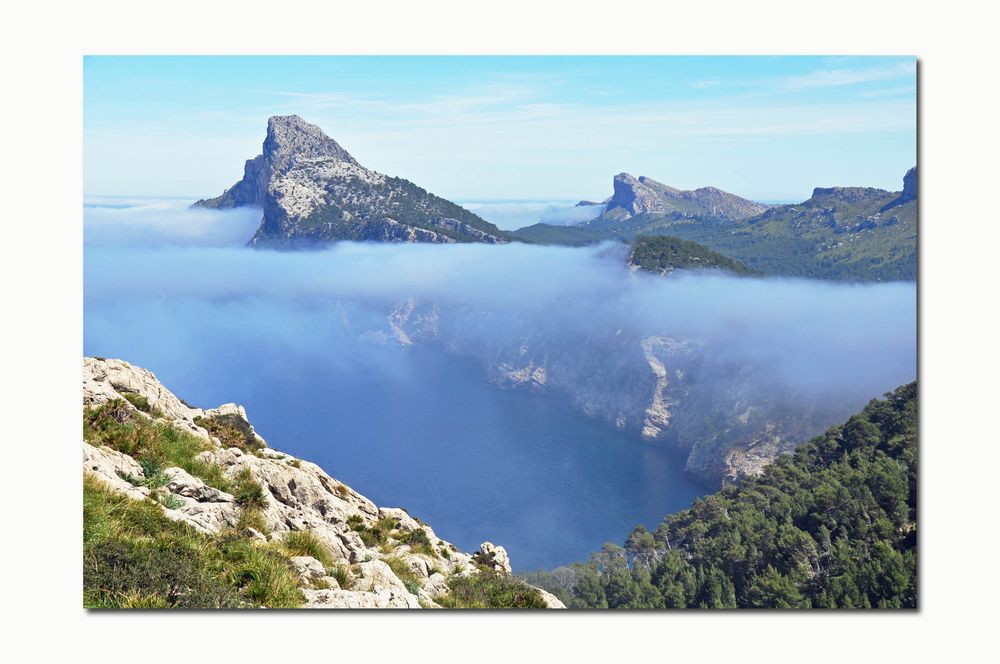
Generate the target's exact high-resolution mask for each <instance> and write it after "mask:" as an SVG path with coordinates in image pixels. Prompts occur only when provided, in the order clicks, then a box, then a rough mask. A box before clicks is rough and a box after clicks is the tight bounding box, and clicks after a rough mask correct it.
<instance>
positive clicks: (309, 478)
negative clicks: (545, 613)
mask: <svg viewBox="0 0 1000 664" xmlns="http://www.w3.org/2000/svg"><path fill="white" fill-rule="evenodd" d="M109 402H110V403H113V404H117V405H119V406H121V407H122V408H125V409H127V410H126V412H125V413H123V417H130V418H150V419H151V420H155V421H156V422H161V423H164V424H169V425H170V426H173V427H176V428H179V429H181V430H182V431H185V432H188V433H190V434H192V435H193V436H196V437H198V438H201V439H203V440H204V441H205V443H206V448H207V449H206V450H205V451H203V452H201V453H200V454H199V455H198V456H197V461H198V462H199V463H201V464H204V466H207V467H211V466H217V467H218V470H219V471H221V475H222V476H223V477H224V478H229V479H235V478H238V477H240V478H245V479H246V478H248V479H250V480H252V481H253V482H254V483H255V484H256V485H259V486H260V487H261V488H262V489H263V491H262V492H261V493H262V496H260V497H259V498H258V500H259V501H260V503H261V507H260V516H261V517H262V524H261V525H262V526H263V528H262V530H258V529H256V528H252V527H244V528H243V531H242V532H241V533H240V534H241V535H242V536H244V537H247V538H250V539H252V540H256V541H259V542H260V544H261V545H262V546H266V545H267V544H268V543H269V542H281V541H282V540H283V539H285V538H287V537H289V536H290V535H291V534H292V533H298V532H308V533H311V534H313V535H315V536H316V537H317V538H319V540H321V541H322V543H323V545H324V546H325V548H326V549H327V550H328V552H329V554H330V556H331V558H332V562H333V563H334V564H336V565H338V566H341V567H342V568H343V569H344V570H347V572H346V574H347V575H348V576H349V577H350V578H351V579H352V583H351V584H350V587H348V588H345V587H341V584H340V582H339V581H338V579H337V578H335V576H331V569H330V566H329V565H325V564H324V563H323V562H321V561H320V560H318V559H316V558H314V557H310V556H295V557H293V558H292V559H291V562H292V564H293V565H294V567H295V572H296V574H297V575H298V578H299V580H300V583H301V588H302V594H303V596H304V598H305V607H306V608H411V609H416V608H433V607H438V606H439V604H438V602H439V601H440V600H441V598H442V597H446V596H447V595H448V594H449V593H450V592H451V590H450V587H449V579H453V578H456V577H463V576H465V577H467V576H471V575H476V574H482V573H485V572H483V570H484V569H488V570H492V572H493V573H496V574H500V575H503V576H509V575H510V574H511V568H510V561H509V558H508V556H507V552H506V551H505V550H504V548H503V547H501V546H495V545H494V544H492V543H490V542H484V543H483V545H482V547H481V549H480V551H478V552H476V553H475V554H473V555H469V554H467V553H464V552H462V551H459V550H458V548H457V547H455V546H454V545H452V544H450V543H449V542H446V541H445V540H442V539H441V538H440V537H438V536H437V535H436V534H435V533H434V530H433V529H432V528H431V527H430V526H429V525H427V524H425V523H422V522H420V521H419V520H417V519H414V518H412V517H411V516H410V515H409V514H407V513H406V511H405V510H402V509H399V508H389V507H379V506H377V505H375V504H374V503H373V502H372V501H370V500H368V499H367V498H365V497H364V496H362V495H361V494H359V493H357V492H356V491H354V490H352V489H351V488H350V487H348V486H347V485H345V484H343V483H342V482H339V481H338V480H336V479H334V478H333V477H331V476H330V475H328V474H327V473H326V472H325V471H324V470H323V469H322V468H320V467H319V466H317V465H316V464H313V463H310V462H308V461H304V460H301V459H296V458H294V457H292V456H290V455H288V454H284V453H282V452H279V451H277V450H274V449H271V448H269V447H267V446H266V444H265V442H264V440H263V439H262V438H260V437H259V436H258V435H257V434H256V432H254V431H253V428H252V427H251V426H250V425H249V422H247V419H246V412H245V411H244V409H243V408H242V407H241V406H238V405H236V404H225V405H223V406H220V407H218V408H214V409H207V410H205V409H200V408H194V407H191V406H189V405H187V404H186V403H184V402H183V401H181V400H180V399H179V398H177V397H176V396H175V395H174V394H172V393H171V392H170V391H169V390H168V389H166V388H165V387H164V386H163V385H162V384H161V383H160V382H159V381H158V380H157V379H156V376H154V375H153V374H152V373H151V372H149V371H147V370H145V369H142V368H140V367H136V366H133V365H131V364H129V363H127V362H124V361H121V360H113V359H99V358H90V357H88V358H85V359H84V362H83V403H84V406H85V407H88V408H94V407H99V406H101V405H102V404H108V403H109ZM136 404H139V405H138V406H137V405H136ZM219 421H225V422H227V423H235V425H236V427H235V428H234V429H232V430H238V431H239V435H240V436H242V437H243V438H242V440H244V441H249V442H251V443H254V442H255V443H256V444H253V445H250V446H249V447H247V448H244V449H241V448H240V447H235V446H229V447H227V446H226V445H224V444H223V440H222V439H220V437H218V436H215V435H213V433H212V431H215V428H214V426H213V424H212V423H214V422H219ZM249 450H252V451H249ZM83 470H84V473H85V474H89V475H91V476H92V477H95V478H97V479H99V480H100V481H101V482H103V483H104V484H106V485H107V486H108V487H110V488H111V489H112V490H113V491H115V492H117V493H120V494H122V495H126V496H128V497H129V498H132V499H135V500H147V499H149V498H151V497H155V498H156V501H157V503H158V504H160V506H161V507H162V509H163V513H164V514H165V515H166V516H167V517H168V518H170V519H172V520H175V521H180V522H183V523H186V524H188V525H189V526H191V527H192V528H194V529H195V530H197V531H199V532H201V533H205V534H208V535H216V534H219V533H223V532H231V531H233V529H236V528H237V527H238V526H239V525H240V522H241V521H240V510H241V506H240V503H239V501H238V499H237V497H236V496H234V495H233V494H231V493H227V492H225V491H222V490H220V489H218V488H215V487H212V486H209V485H208V484H206V482H204V481H202V480H201V479H199V478H198V477H195V476H193V475H192V474H190V473H188V472H187V471H185V470H183V469H181V468H179V467H169V468H165V469H162V471H160V475H161V476H162V480H161V483H162V486H155V487H154V488H151V487H150V486H148V485H147V483H145V482H143V479H144V469H143V466H142V465H141V464H140V463H139V462H137V461H136V459H134V458H132V457H131V456H129V455H128V454H124V453H122V452H120V451H117V450H115V449H111V448H110V447H106V446H95V445H92V444H90V443H88V442H86V441H85V442H84V443H83ZM429 490H431V489H429ZM154 494H155V495H154ZM380 528H381V529H389V533H390V536H389V537H387V538H383V540H382V541H381V542H380V543H379V544H377V545H374V544H366V542H365V540H364V539H363V535H364V533H366V532H368V533H373V532H377V531H378V530H379V529H380ZM265 533H266V534H265ZM402 542H413V543H414V544H407V543H402ZM401 564H402V565H403V569H404V571H405V572H406V573H405V574H401V572H400V565H401ZM401 576H403V577H404V578H401ZM539 592H540V593H541V596H542V598H543V600H544V602H545V604H546V605H547V606H548V607H549V608H563V605H562V603H561V602H560V601H559V600H558V599H556V598H555V597H554V596H552V595H550V594H548V593H546V592H544V591H541V590H539Z"/></svg>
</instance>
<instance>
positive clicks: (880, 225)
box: [511, 187, 917, 281]
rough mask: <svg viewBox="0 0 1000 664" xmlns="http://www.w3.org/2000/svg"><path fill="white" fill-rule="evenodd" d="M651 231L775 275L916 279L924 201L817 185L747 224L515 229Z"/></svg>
mask: <svg viewBox="0 0 1000 664" xmlns="http://www.w3.org/2000/svg"><path fill="white" fill-rule="evenodd" d="M643 235H645V236H653V235H669V236H673V237H676V238H680V239H683V240H690V241H692V242H697V243H699V244H703V245H705V246H706V247H708V248H709V249H711V250H713V251H716V252H719V253H721V254H723V255H725V256H728V257H730V258H732V259H734V260H737V261H739V262H741V263H743V264H744V265H746V266H747V267H749V268H750V269H752V270H755V271H757V272H759V273H761V274H763V275H768V276H788V277H809V278H816V279H832V280H837V281H893V280H914V279H916V273H917V201H916V199H909V200H904V199H903V198H902V197H901V195H900V194H899V192H889V191H884V190H881V189H871V188H862V187H836V188H831V189H817V190H816V191H815V192H814V193H813V196H812V197H811V198H810V199H809V200H807V201H805V202H803V203H798V204H795V205H779V206H775V207H773V208H770V209H769V210H767V211H766V212H764V213H763V214H760V215H758V216H756V217H753V218H751V219H747V220H741V221H727V220H723V219H719V218H717V217H701V216H698V215H686V214H681V213H672V214H641V215H637V216H634V217H629V218H627V219H621V218H619V217H616V216H614V215H611V214H607V215H603V216H601V217H598V218H597V219H595V220H593V221H591V222H588V223H585V224H580V225H578V226H551V225H548V224H535V225H533V226H528V227H526V228H522V229H519V230H516V231H513V232H512V233H511V237H513V238H514V239H516V240H519V241H521V242H528V243H534V244H562V245H569V246H580V245H586V244H594V243H596V242H602V241H606V240H615V239H617V240H621V241H625V242H628V241H631V240H633V239H634V238H636V237H639V236H643Z"/></svg>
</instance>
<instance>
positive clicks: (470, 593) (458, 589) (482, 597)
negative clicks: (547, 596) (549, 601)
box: [434, 571, 546, 609]
mask: <svg viewBox="0 0 1000 664" xmlns="http://www.w3.org/2000/svg"><path fill="white" fill-rule="evenodd" d="M448 586H449V587H450V588H451V593H449V594H447V595H442V596H440V597H436V598H435V599H434V601H436V602H437V603H438V604H440V605H441V606H443V607H446V608H452V609H544V608H546V606H545V601H544V600H543V599H542V594H541V593H540V592H538V590H537V589H536V588H532V587H531V586H529V585H528V584H526V583H524V582H523V581H519V580H518V579H514V578H511V577H506V576H500V575H498V574H491V573H490V572H487V571H481V572H480V573H479V574H474V575H471V576H453V577H452V578H451V579H450V580H449V581H448Z"/></svg>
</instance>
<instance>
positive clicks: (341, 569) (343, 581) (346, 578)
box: [327, 565, 354, 590]
mask: <svg viewBox="0 0 1000 664" xmlns="http://www.w3.org/2000/svg"><path fill="white" fill-rule="evenodd" d="M327 573H328V574H329V575H330V576H332V577H333V578H335V579H336V580H337V583H338V584H339V585H340V587H341V588H343V589H344V590H350V589H351V588H352V587H354V577H353V576H352V575H351V570H350V568H349V567H347V565H337V566H336V567H333V568H331V569H329V570H327Z"/></svg>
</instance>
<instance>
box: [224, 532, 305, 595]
mask: <svg viewBox="0 0 1000 664" xmlns="http://www.w3.org/2000/svg"><path fill="white" fill-rule="evenodd" d="M222 555H223V557H224V559H225V567H226V572H227V574H228V576H229V579H230V581H231V582H232V583H233V584H234V585H236V586H237V587H239V588H240V590H241V592H242V594H243V595H244V596H245V597H246V598H247V599H249V600H250V601H252V602H253V603H254V604H256V605H258V606H267V607H271V608H293V607H296V606H299V605H301V604H302V602H303V597H302V592H301V591H300V590H299V588H298V580H297V579H296V577H295V573H294V572H293V570H292V568H291V566H290V564H289V561H288V559H287V558H286V557H285V556H283V555H281V554H280V553H279V552H277V551H275V550H273V549H271V548H268V547H263V546H260V547H259V546H255V545H254V544H253V543H252V542H250V541H248V540H245V539H233V538H230V539H227V540H226V541H224V542H223V543H222Z"/></svg>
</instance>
